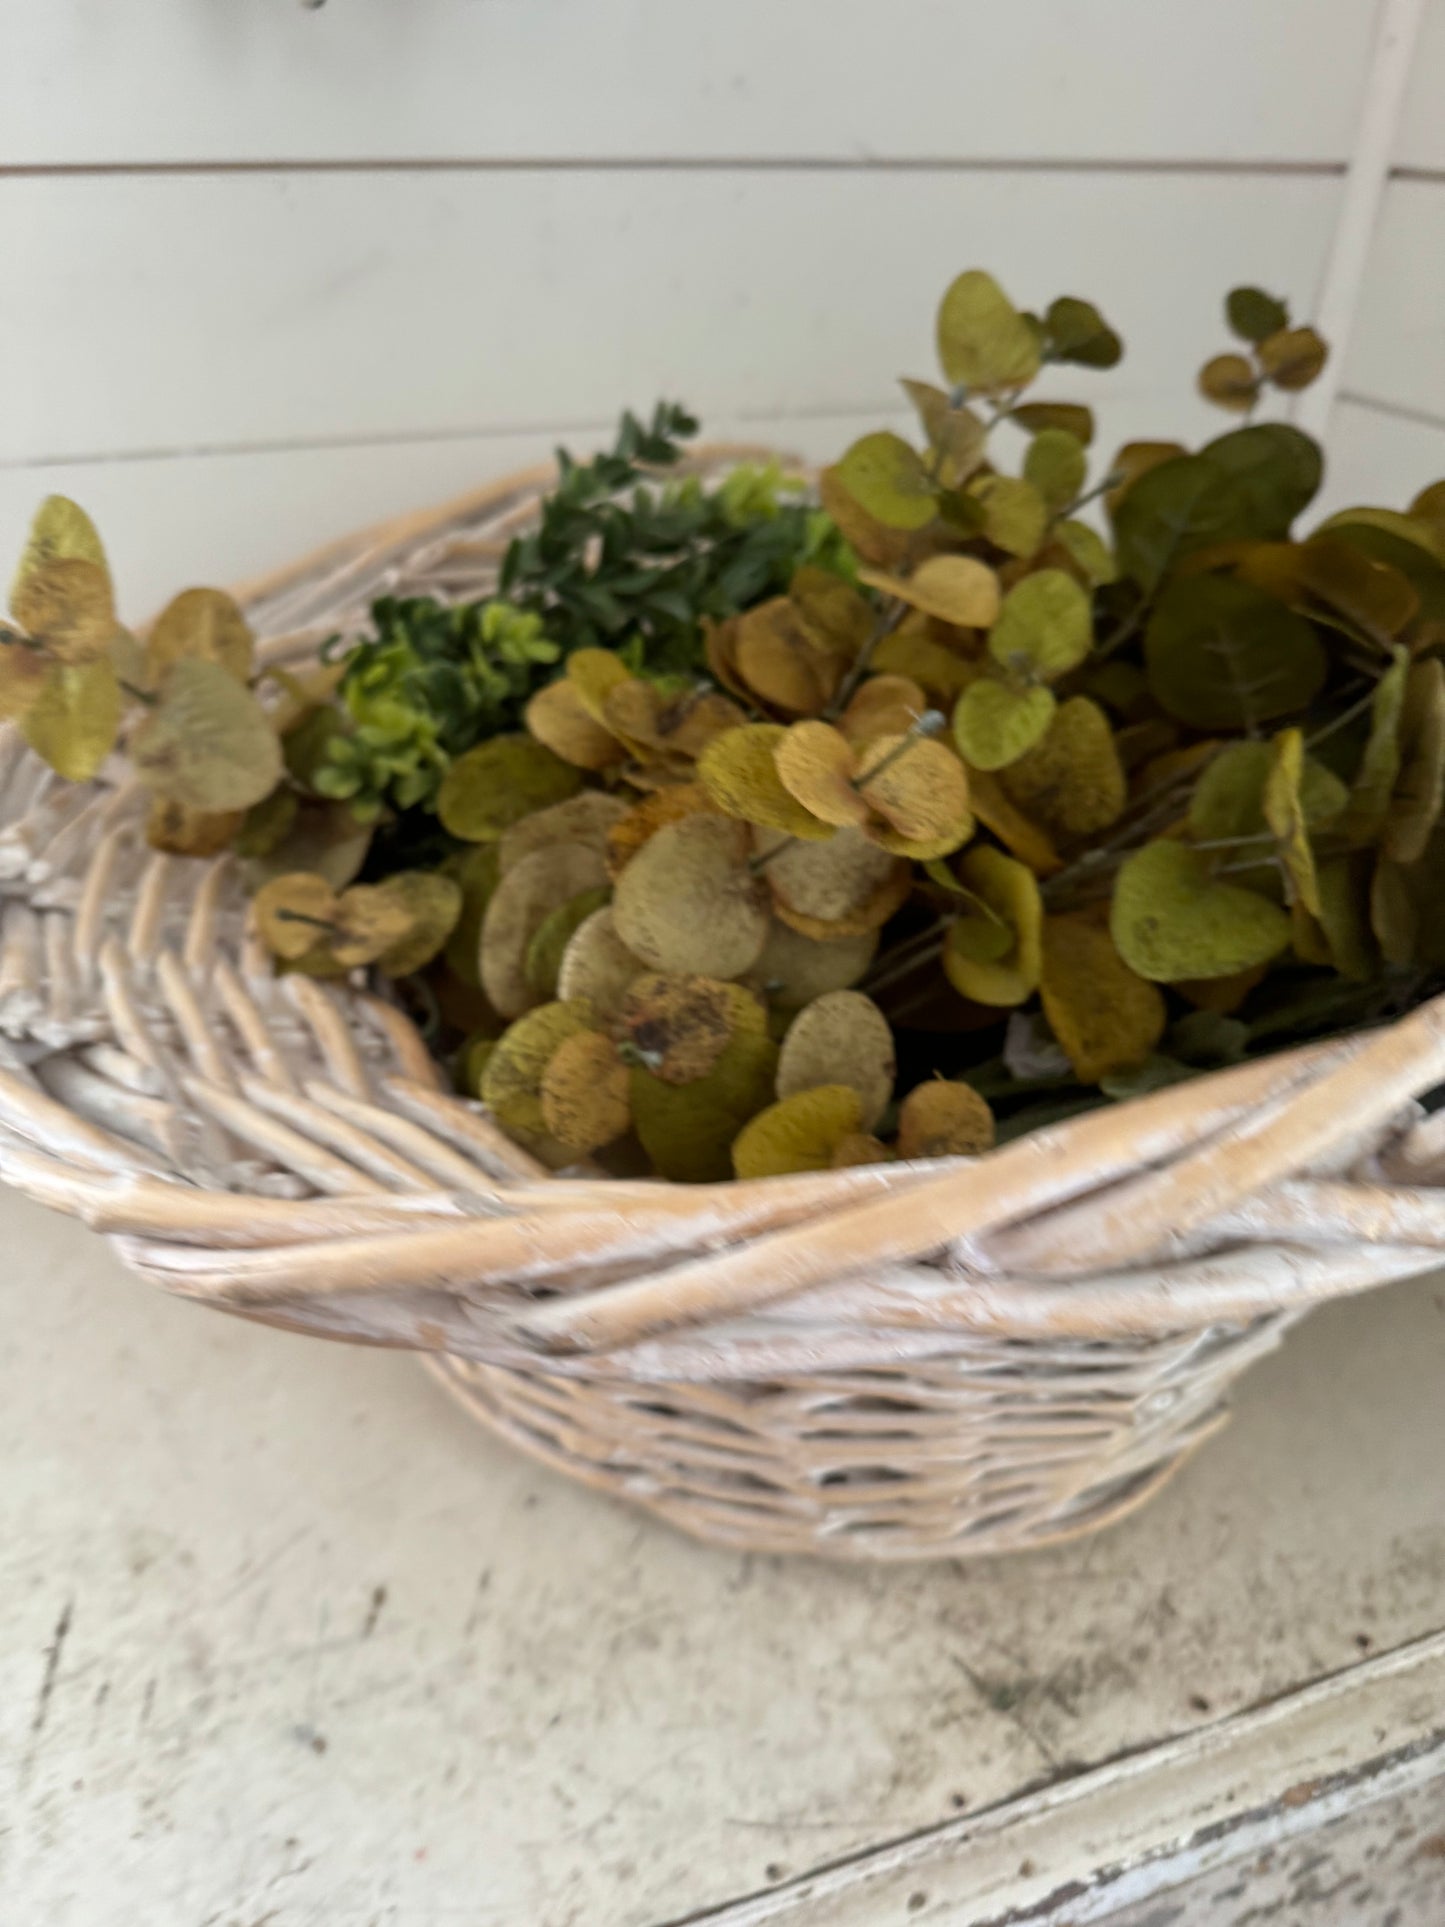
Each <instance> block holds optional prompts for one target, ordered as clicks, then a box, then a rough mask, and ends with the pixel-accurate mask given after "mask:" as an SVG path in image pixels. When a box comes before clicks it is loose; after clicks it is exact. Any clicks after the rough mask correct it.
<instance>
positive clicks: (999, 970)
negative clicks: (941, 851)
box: [943, 845, 1043, 1009]
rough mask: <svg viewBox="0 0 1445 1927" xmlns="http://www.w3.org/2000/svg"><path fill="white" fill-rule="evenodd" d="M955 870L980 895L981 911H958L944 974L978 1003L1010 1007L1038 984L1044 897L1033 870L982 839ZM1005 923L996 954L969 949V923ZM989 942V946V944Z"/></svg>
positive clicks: (947, 945)
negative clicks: (1007, 938)
mask: <svg viewBox="0 0 1445 1927" xmlns="http://www.w3.org/2000/svg"><path fill="white" fill-rule="evenodd" d="M958 869H959V875H960V877H961V879H962V881H963V883H964V885H965V886H966V887H967V889H968V890H969V891H971V892H972V894H973V895H974V896H976V897H978V898H980V899H981V900H982V905H983V910H984V913H985V914H976V915H975V916H973V917H960V918H958V919H957V920H956V921H955V922H954V923H952V924H951V925H950V926H949V932H948V937H947V939H946V940H945V944H944V952H943V968H944V974H945V975H946V976H947V978H948V980H949V982H950V983H951V984H952V985H953V987H954V989H955V990H957V991H958V992H960V994H961V995H963V996H965V997H968V998H970V999H971V1000H972V1001H973V1002H974V1003H977V1004H989V1005H992V1006H994V1007H996V1008H1005V1009H1006V1008H1009V1007H1011V1006H1012V1005H1015V1004H1021V1003H1023V1002H1024V1001H1025V999H1026V998H1028V997H1030V996H1032V994H1033V992H1034V991H1035V990H1037V989H1038V984H1039V975H1040V972H1041V970H1042V968H1043V950H1042V934H1043V902H1042V899H1041V898H1040V896H1039V886H1038V880H1037V879H1036V878H1035V876H1034V873H1033V871H1032V870H1030V869H1028V868H1027V867H1026V865H1024V864H1022V863H1019V862H1018V861H1017V860H1016V859H1015V858H1013V857H1009V856H1005V855H1004V854H1003V852H1002V851H1001V850H995V849H991V848H989V847H987V846H986V845H980V846H979V847H978V848H976V849H973V850H970V851H969V852H968V853H967V854H966V855H965V856H964V857H963V859H962V860H961V862H960V864H959V866H958ZM975 922H978V923H983V924H990V923H997V922H1002V923H1004V924H1005V925H1006V926H1007V927H1008V929H1009V930H1010V931H1011V932H1012V941H1011V943H1010V945H1009V948H1008V949H1007V950H1006V951H1005V952H1004V953H1003V954H1002V955H1001V956H995V957H980V956H978V955H976V954H973V955H971V954H970V951H971V950H973V949H975V948H976V946H973V945H972V944H971V943H970V936H971V930H970V925H971V924H973V923H975ZM989 947H992V946H989Z"/></svg>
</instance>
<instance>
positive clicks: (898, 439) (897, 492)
mask: <svg viewBox="0 0 1445 1927" xmlns="http://www.w3.org/2000/svg"><path fill="white" fill-rule="evenodd" d="M836 472H837V476H838V479H839V481H840V482H841V483H842V484H843V487H844V488H845V489H846V490H847V491H848V493H849V495H851V496H852V498H853V500H854V501H855V502H856V503H857V504H858V506H859V508H861V509H863V510H864V511H865V512H866V513H867V514H869V515H871V516H872V517H873V519H874V521H875V522H881V523H882V524H883V526H884V527H885V528H889V529H902V530H916V529H924V528H927V527H928V524H929V523H930V522H932V521H935V520H936V519H937V516H938V502H937V491H936V485H935V484H934V483H933V482H932V481H931V480H930V479H929V475H928V470H927V469H926V468H925V466H924V463H923V457H922V456H921V455H920V454H919V453H918V451H917V449H915V448H911V447H910V446H909V445H908V443H907V442H905V441H904V439H903V437H902V436H901V435H894V434H892V433H890V432H889V431H888V430H887V429H880V430H879V431H878V432H877V433H876V434H873V435H864V436H863V437H862V438H861V440H859V441H856V442H854V444H853V446H852V447H851V448H850V449H849V450H848V451H847V453H846V454H845V455H844V456H843V459H842V460H841V461H840V462H839V464H838V467H837V471H836Z"/></svg>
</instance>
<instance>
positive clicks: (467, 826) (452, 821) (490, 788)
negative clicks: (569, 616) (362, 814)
mask: <svg viewBox="0 0 1445 1927" xmlns="http://www.w3.org/2000/svg"><path fill="white" fill-rule="evenodd" d="M589 653H594V652H589V651H587V650H580V649H579V650H578V651H577V655H586V654H589ZM595 653H596V654H598V655H601V654H602V653H604V652H603V651H601V650H598V651H596V652H595ZM576 660H577V656H573V657H572V658H571V659H570V661H571V662H575V661H576ZM569 666H570V665H569ZM581 782H582V778H581V775H580V774H579V772H578V771H577V770H576V769H574V768H573V766H572V765H571V764H570V763H564V762H563V761H562V759H561V757H560V756H554V755H553V753H552V751H551V750H550V749H547V748H545V747H544V746H543V745H542V744H541V743H538V742H534V741H533V739H532V738H531V737H530V736H494V737H492V738H491V740H490V741H488V742H485V743H478V745H477V747H476V748H475V749H469V750H468V751H467V752H466V754H465V755H464V756H459V757H458V758H457V760H456V761H455V762H454V763H453V764H452V766H451V768H450V769H449V770H448V771H447V773H446V775H445V776H444V777H443V778H442V780H441V787H440V789H439V790H438V791H437V815H438V816H439V817H440V818H441V822H442V827H443V829H445V830H448V831H450V833H451V834H452V835H453V836H455V837H458V838H459V839H460V840H461V841H462V842H463V843H490V842H493V841H494V840H495V839H496V838H497V837H499V836H500V835H501V834H502V832H503V830H505V829H508V828H510V827H511V825H512V824H513V823H517V822H520V821H521V819H522V818H523V817H524V816H530V815H531V814H532V812H533V811H534V810H540V809H545V808H546V807H547V805H548V804H551V803H560V802H563V801H564V800H565V799H566V798H567V797H569V796H572V795H574V794H575V793H576V791H577V790H578V788H579V787H580V785H581Z"/></svg>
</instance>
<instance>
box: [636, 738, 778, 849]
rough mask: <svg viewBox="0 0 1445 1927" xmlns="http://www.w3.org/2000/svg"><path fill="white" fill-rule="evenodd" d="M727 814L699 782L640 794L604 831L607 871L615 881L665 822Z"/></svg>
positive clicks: (677, 784)
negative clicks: (637, 799) (605, 831)
mask: <svg viewBox="0 0 1445 1927" xmlns="http://www.w3.org/2000/svg"><path fill="white" fill-rule="evenodd" d="M770 727H774V728H776V727H778V725H776V724H774V725H770ZM727 813H728V812H726V811H721V812H720V811H719V809H718V806H717V804H716V803H714V802H713V800H712V798H711V797H710V796H709V795H708V793H707V791H706V790H705V789H704V788H703V786H702V784H701V783H673V784H669V785H668V787H667V788H666V789H660V790H657V791H655V792H654V794H653V795H651V796H645V797H643V799H642V801H641V802H640V803H634V804H633V806H632V808H631V809H630V810H628V811H627V813H626V814H625V815H624V816H621V817H619V818H618V820H617V821H616V822H615V823H614V824H613V825H612V827H611V828H610V829H609V830H608V832H607V852H606V855H607V874H608V875H609V876H610V877H611V878H612V879H613V880H614V882H615V881H616V879H617V878H618V877H619V876H621V874H622V872H623V871H624V870H625V869H626V868H627V866H628V864H629V863H630V862H631V861H632V859H633V857H635V856H636V855H637V852H638V851H639V850H640V849H641V848H642V846H643V845H644V844H645V843H647V842H649V841H650V840H651V839H652V838H653V837H654V836H656V834H657V832H658V831H659V830H661V829H665V828H666V826H667V825H668V824H669V823H680V822H681V821H682V820H683V818H684V817H687V816H697V815H704V816H706V815H718V814H723V815H726V814H727Z"/></svg>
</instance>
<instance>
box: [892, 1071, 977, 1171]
mask: <svg viewBox="0 0 1445 1927" xmlns="http://www.w3.org/2000/svg"><path fill="white" fill-rule="evenodd" d="M993 1141H994V1122H993V1112H992V1111H991V1110H990V1109H989V1108H988V1105H987V1104H986V1103H985V1102H984V1100H983V1099H982V1098H981V1097H980V1096H979V1094H978V1092H977V1091H976V1090H975V1089H974V1088H973V1086H972V1085H971V1084H962V1083H953V1082H950V1081H949V1080H948V1079H946V1078H941V1077H934V1078H930V1079H929V1080H928V1082H927V1083H926V1084H916V1085H915V1086H914V1088H913V1089H912V1090H911V1091H910V1092H909V1093H908V1095H907V1097H905V1098H904V1100H903V1102H902V1103H901V1104H900V1105H899V1107H898V1155H899V1157H901V1158H951V1157H965V1158H968V1157H978V1156H980V1155H981V1154H982V1153H983V1152H984V1151H988V1150H991V1149H992V1148H993Z"/></svg>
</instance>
